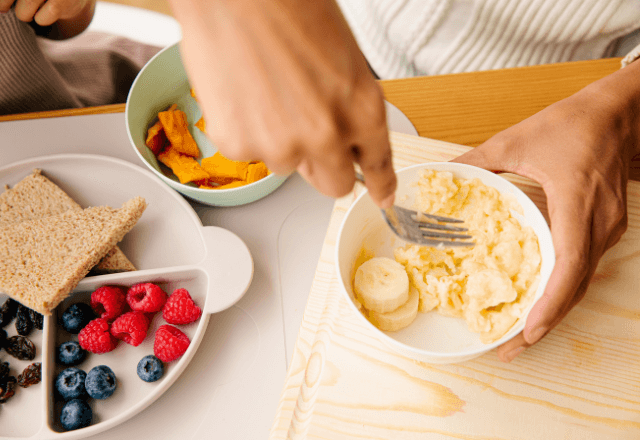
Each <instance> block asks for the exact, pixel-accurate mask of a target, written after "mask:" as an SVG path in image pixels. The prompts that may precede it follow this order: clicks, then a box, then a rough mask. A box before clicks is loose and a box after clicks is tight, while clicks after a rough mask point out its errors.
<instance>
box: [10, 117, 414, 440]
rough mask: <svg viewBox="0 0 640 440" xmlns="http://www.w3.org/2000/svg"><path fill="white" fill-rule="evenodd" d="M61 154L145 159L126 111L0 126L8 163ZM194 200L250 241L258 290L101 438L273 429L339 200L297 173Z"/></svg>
mask: <svg viewBox="0 0 640 440" xmlns="http://www.w3.org/2000/svg"><path fill="white" fill-rule="evenodd" d="M396 110H397V109H395V110H394V108H389V115H390V126H391V128H392V129H395V130H396V131H405V132H411V130H412V128H413V127H412V126H411V125H410V124H408V122H407V120H406V119H404V120H403V118H404V115H402V114H401V113H399V111H397V112H396ZM407 124H408V125H407ZM56 153H89V154H101V155H105V156H113V157H118V158H120V159H124V160H128V161H130V162H133V163H135V164H137V165H140V166H143V165H142V164H141V162H140V159H138V157H137V156H136V155H135V153H134V152H133V149H132V147H131V145H130V143H129V140H128V138H127V135H126V130H125V122H124V114H123V113H116V114H105V115H90V116H73V117H64V118H52V119H40V120H25V121H12V122H3V123H0V166H4V165H7V164H9V163H12V162H15V161H18V160H21V159H26V158H31V157H36V156H43V155H49V154H56ZM192 206H193V207H194V209H195V211H196V212H197V214H198V216H199V217H200V219H201V220H202V223H203V224H204V225H215V226H221V227H223V228H226V229H228V230H230V231H232V232H234V233H235V234H237V235H238V236H239V237H240V238H242V239H243V240H244V241H245V243H246V244H247V246H248V247H249V250H250V251H251V254H252V256H253V259H254V264H255V273H254V278H253V282H252V284H251V287H250V288H249V290H248V292H247V293H246V294H245V295H244V296H243V297H242V299H241V300H240V301H239V302H238V303H237V304H236V305H234V306H232V307H231V308H229V309H227V310H225V311H223V312H221V313H218V314H216V315H214V316H212V317H211V320H210V321H209V325H208V328H207V332H206V334H205V337H204V339H203V341H202V343H201V345H200V347H199V348H198V351H197V353H196V354H195V356H194V358H193V359H192V361H191V362H190V364H189V366H188V367H187V369H186V370H185V371H184V372H183V374H182V375H181V376H180V378H179V379H178V380H177V381H176V382H175V383H174V385H173V386H172V387H171V388H170V389H169V390H168V391H167V392H166V393H164V394H163V395H162V396H161V397H160V398H159V399H158V400H157V401H156V402H154V403H153V404H152V405H151V406H149V407H148V408H147V409H146V410H144V411H142V412H141V413H139V414H138V415H136V416H134V417H132V418H131V419H129V420H128V421H126V422H124V423H123V424H121V425H119V426H118V427H116V428H114V429H110V430H108V431H105V432H103V433H101V434H98V435H96V436H94V437H91V438H92V439H105V440H106V439H120V438H137V439H146V438H149V439H151V438H153V439H169V438H181V439H210V438H216V439H225V440H226V439H238V440H240V439H242V440H254V439H264V438H267V437H268V435H269V429H270V428H271V425H272V423H273V419H274V417H275V414H276V410H277V405H278V401H279V397H280V394H281V392H282V386H283V383H284V378H285V375H286V371H287V367H288V364H289V361H290V358H291V355H292V351H293V348H294V345H295V340H296V337H297V334H298V329H299V327H300V323H301V321H302V315H303V312H304V309H305V305H306V301H307V297H308V293H309V291H310V288H311V282H312V280H313V276H314V273H315V269H316V265H317V262H318V257H319V255H320V250H321V247H322V242H323V239H324V236H325V233H326V229H327V225H328V223H329V216H330V214H331V210H332V208H333V200H332V199H330V198H328V197H326V196H323V195H322V194H320V193H318V192H317V191H316V190H315V189H314V188H312V187H311V186H310V185H309V184H307V183H306V182H305V181H304V180H303V179H302V178H301V177H300V176H299V175H297V174H294V175H292V176H291V177H290V178H289V179H287V181H286V182H285V183H284V184H283V185H282V186H281V187H280V188H279V189H278V190H276V191H275V192H274V193H272V194H270V195H269V196H267V197H266V198H264V199H262V200H259V201H257V202H254V203H251V204H248V205H244V206H240V207H232V208H229V207H225V208H214V207H210V206H205V205H201V204H198V203H195V202H193V203H192Z"/></svg>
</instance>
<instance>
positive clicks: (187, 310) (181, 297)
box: [162, 289, 202, 324]
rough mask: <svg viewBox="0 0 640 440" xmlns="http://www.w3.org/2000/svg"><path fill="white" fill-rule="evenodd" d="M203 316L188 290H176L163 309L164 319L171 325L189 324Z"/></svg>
mask: <svg viewBox="0 0 640 440" xmlns="http://www.w3.org/2000/svg"><path fill="white" fill-rule="evenodd" d="M200 315H202V310H201V309H200V307H198V306H197V305H196V303H194V302H193V299H192V298H191V295H189V292H187V289H176V290H175V291H174V292H173V293H172V294H171V296H170V297H169V299H167V303H166V304H165V305H164V307H163V309H162V317H163V318H164V320H165V321H167V322H168V323H169V324H189V323H191V322H194V321H195V320H197V319H198V318H199V317H200Z"/></svg>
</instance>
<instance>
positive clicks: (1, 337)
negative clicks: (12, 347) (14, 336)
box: [0, 328, 7, 348]
mask: <svg viewBox="0 0 640 440" xmlns="http://www.w3.org/2000/svg"><path fill="white" fill-rule="evenodd" d="M6 340H7V332H6V331H5V329H3V328H0V348H2V347H4V343H5V341H6Z"/></svg>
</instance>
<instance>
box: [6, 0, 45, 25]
mask: <svg viewBox="0 0 640 440" xmlns="http://www.w3.org/2000/svg"><path fill="white" fill-rule="evenodd" d="M44 1H45V0H18V1H17V2H16V4H15V5H16V6H15V10H14V11H15V14H16V17H17V18H18V20H21V21H24V22H30V21H32V20H33V17H34V15H36V12H38V9H39V8H40V6H41V5H42V4H43V3H44Z"/></svg>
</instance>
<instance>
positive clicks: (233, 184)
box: [210, 180, 247, 189]
mask: <svg viewBox="0 0 640 440" xmlns="http://www.w3.org/2000/svg"><path fill="white" fill-rule="evenodd" d="M246 184H247V182H245V181H244V180H236V181H235V182H231V183H227V184H226V185H220V186H212V187H210V189H231V188H238V187H239V186H244V185H246Z"/></svg>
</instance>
